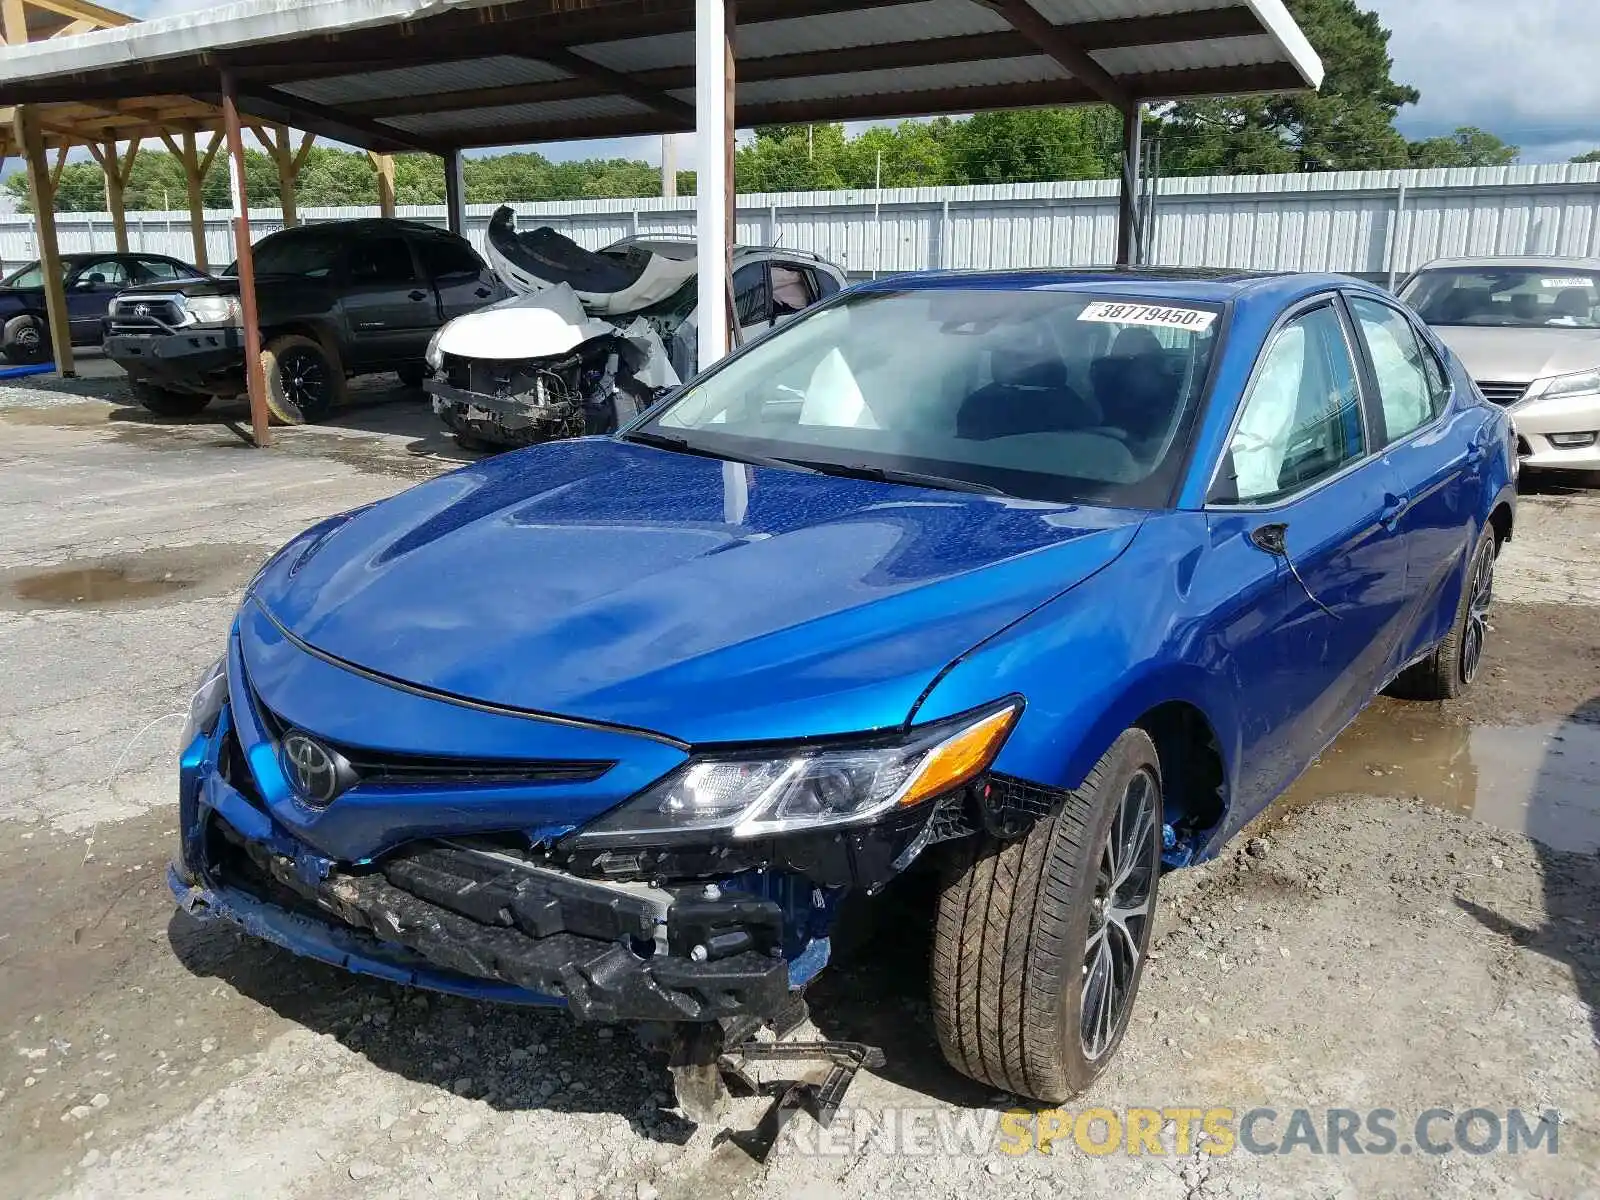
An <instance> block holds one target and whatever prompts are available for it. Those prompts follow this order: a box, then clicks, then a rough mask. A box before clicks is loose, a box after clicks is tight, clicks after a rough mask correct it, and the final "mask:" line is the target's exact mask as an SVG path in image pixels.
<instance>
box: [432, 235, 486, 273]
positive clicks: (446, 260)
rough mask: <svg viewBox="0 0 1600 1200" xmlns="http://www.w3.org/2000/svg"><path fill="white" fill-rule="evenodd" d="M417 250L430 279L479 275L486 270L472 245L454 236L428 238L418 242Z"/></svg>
mask: <svg viewBox="0 0 1600 1200" xmlns="http://www.w3.org/2000/svg"><path fill="white" fill-rule="evenodd" d="M417 251H418V253H419V254H420V256H421V258H422V268H423V270H425V271H427V273H428V277H429V278H430V279H448V278H450V277H452V276H456V277H459V276H462V275H478V274H481V273H482V271H483V270H484V266H483V260H482V259H480V258H479V257H478V256H477V255H476V254H474V253H473V252H472V247H471V246H468V245H467V244H466V243H465V242H458V241H456V240H454V239H453V238H441V237H432V238H427V239H425V240H422V241H419V242H418V243H417Z"/></svg>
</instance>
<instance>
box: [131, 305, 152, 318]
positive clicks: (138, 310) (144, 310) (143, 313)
mask: <svg viewBox="0 0 1600 1200" xmlns="http://www.w3.org/2000/svg"><path fill="white" fill-rule="evenodd" d="M133 315H134V316H136V317H148V316H149V315H150V306H149V305H148V304H135V305H134V306H133Z"/></svg>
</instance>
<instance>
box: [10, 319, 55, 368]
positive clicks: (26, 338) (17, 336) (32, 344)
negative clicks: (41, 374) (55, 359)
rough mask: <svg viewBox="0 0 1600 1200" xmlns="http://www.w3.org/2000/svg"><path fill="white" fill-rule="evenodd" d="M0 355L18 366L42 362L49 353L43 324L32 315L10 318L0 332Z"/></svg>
mask: <svg viewBox="0 0 1600 1200" xmlns="http://www.w3.org/2000/svg"><path fill="white" fill-rule="evenodd" d="M0 353H3V354H4V355H5V356H6V358H7V359H9V360H10V361H11V362H14V363H16V364H18V365H19V366H29V365H31V364H33V363H41V362H44V361H45V360H46V359H47V358H49V357H50V353H51V350H50V338H49V336H48V334H47V333H46V332H45V326H44V322H43V321H42V320H41V319H39V318H38V317H36V316H34V315H33V314H32V313H23V314H22V315H21V316H18V317H12V318H11V319H10V320H9V321H7V322H6V324H5V329H4V330H0Z"/></svg>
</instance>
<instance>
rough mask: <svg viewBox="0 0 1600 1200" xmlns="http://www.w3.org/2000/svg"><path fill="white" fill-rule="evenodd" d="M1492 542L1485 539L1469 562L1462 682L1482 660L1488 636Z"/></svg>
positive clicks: (1468, 679)
mask: <svg viewBox="0 0 1600 1200" xmlns="http://www.w3.org/2000/svg"><path fill="white" fill-rule="evenodd" d="M1494 559H1495V554H1494V543H1493V542H1485V543H1484V546H1483V549H1482V550H1480V551H1479V552H1478V558H1477V561H1476V562H1474V563H1473V564H1472V578H1471V580H1470V581H1469V582H1468V584H1467V588H1468V591H1467V623H1466V628H1465V629H1463V630H1462V635H1461V682H1462V683H1471V682H1472V681H1473V679H1475V678H1476V677H1477V674H1478V667H1479V666H1480V665H1481V664H1482V662H1483V645H1484V642H1485V641H1487V640H1488V636H1489V605H1490V604H1491V603H1493V601H1494Z"/></svg>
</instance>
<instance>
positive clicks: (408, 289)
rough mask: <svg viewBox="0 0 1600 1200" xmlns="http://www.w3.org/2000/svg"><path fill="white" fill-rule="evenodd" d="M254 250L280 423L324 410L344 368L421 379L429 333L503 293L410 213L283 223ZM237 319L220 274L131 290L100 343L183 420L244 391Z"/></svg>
mask: <svg viewBox="0 0 1600 1200" xmlns="http://www.w3.org/2000/svg"><path fill="white" fill-rule="evenodd" d="M253 257H254V261H255V272H256V288H255V291H256V307H257V310H258V319H259V322H260V326H261V345H262V352H261V359H262V365H263V366H264V367H265V369H266V377H267V404H268V407H269V408H271V410H272V414H273V416H274V417H276V418H277V419H278V420H280V421H284V422H287V423H290V424H300V423H301V422H316V421H320V420H322V419H324V418H325V417H326V416H327V415H328V414H329V413H330V412H331V411H332V409H333V408H334V406H335V405H336V404H338V403H339V401H340V400H341V399H342V397H343V395H344V389H345V380H346V379H347V378H349V377H350V376H351V375H360V374H366V373H370V372H376V371H395V372H397V373H398V374H399V376H400V378H401V380H402V381H403V382H405V383H407V384H409V385H411V386H413V387H415V386H419V385H420V384H421V382H422V377H423V372H424V356H425V354H426V352H427V348H428V341H429V339H430V338H431V337H432V336H433V333H434V331H435V330H437V329H438V328H439V326H440V325H442V324H444V323H445V322H446V321H448V320H450V319H451V318H452V317H458V316H460V315H461V314H462V313H467V312H471V311H473V310H474V309H477V308H482V307H483V306H484V305H486V304H490V303H492V302H494V301H495V300H499V299H502V298H503V297H505V296H506V295H507V294H508V293H507V292H506V290H505V288H504V287H503V285H501V283H500V282H499V280H498V279H497V278H496V277H495V275H494V272H492V271H491V270H490V269H489V268H488V267H487V266H485V265H484V262H483V260H482V259H481V258H479V257H478V256H477V254H476V253H474V251H473V249H472V247H471V246H469V245H468V244H467V243H466V242H465V241H464V240H462V239H461V238H459V237H457V236H456V235H454V234H452V233H446V232H445V231H443V230H440V229H434V228H432V227H431V226H427V225H421V224H416V223H413V222H410V221H396V220H386V219H369V220H360V221H334V222H329V223H327V224H321V225H305V226H300V227H298V228H295V229H285V230H283V231H282V232H280V233H274V234H272V235H271V236H269V237H266V238H263V239H262V240H261V241H260V242H258V243H257V244H256V246H255V247H254V254H253ZM241 318H242V312H241V306H240V303H239V281H238V279H237V278H234V277H232V276H231V274H230V273H225V274H224V275H222V276H220V277H217V278H207V279H198V280H180V281H177V282H174V283H164V284H159V285H149V286H145V287H137V288H130V289H128V290H127V291H124V292H121V293H119V294H118V295H117V297H116V299H115V300H113V301H112V303H111V308H110V312H109V313H108V315H107V318H106V338H105V352H106V355H107V356H108V357H109V358H111V359H112V360H114V361H115V362H116V363H117V364H118V365H119V366H121V367H122V368H123V370H125V371H127V373H128V377H129V379H130V380H131V381H132V383H133V388H134V393H135V395H137V396H138V398H139V401H140V403H142V404H143V405H144V406H145V407H146V408H148V409H150V410H151V411H152V412H156V413H160V414H162V415H163V416H187V415H190V414H193V413H197V412H199V411H200V410H201V409H202V408H204V407H205V406H206V405H207V404H209V403H210V402H211V399H212V397H214V396H238V395H242V394H243V393H244V391H245V370H244V329H243V325H242V319H241Z"/></svg>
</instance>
